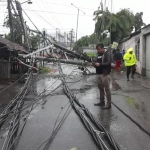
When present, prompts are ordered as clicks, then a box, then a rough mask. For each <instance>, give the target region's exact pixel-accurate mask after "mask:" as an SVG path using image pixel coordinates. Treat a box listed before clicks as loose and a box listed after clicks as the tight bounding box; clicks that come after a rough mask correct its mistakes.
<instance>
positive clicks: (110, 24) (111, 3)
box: [110, 0, 113, 44]
mask: <svg viewBox="0 0 150 150" xmlns="http://www.w3.org/2000/svg"><path fill="white" fill-rule="evenodd" d="M112 3H113V0H111V13H112ZM111 31H112V21H111V24H110V44H111V36H112V35H111Z"/></svg>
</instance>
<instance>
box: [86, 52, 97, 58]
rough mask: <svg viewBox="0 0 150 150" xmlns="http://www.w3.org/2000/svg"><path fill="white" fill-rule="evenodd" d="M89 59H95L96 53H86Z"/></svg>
mask: <svg viewBox="0 0 150 150" xmlns="http://www.w3.org/2000/svg"><path fill="white" fill-rule="evenodd" d="M86 54H87V56H89V57H96V53H86Z"/></svg>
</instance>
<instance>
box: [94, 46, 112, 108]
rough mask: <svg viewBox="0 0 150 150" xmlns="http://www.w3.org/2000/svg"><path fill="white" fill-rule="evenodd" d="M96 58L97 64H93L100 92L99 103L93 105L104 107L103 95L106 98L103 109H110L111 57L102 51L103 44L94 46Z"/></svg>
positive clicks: (108, 52) (109, 53) (107, 52)
mask: <svg viewBox="0 0 150 150" xmlns="http://www.w3.org/2000/svg"><path fill="white" fill-rule="evenodd" d="M96 49H97V53H98V57H97V62H95V63H93V66H94V67H95V68H96V73H97V81H98V88H99V91H100V102H98V103H96V104H94V105H95V106H104V105H105V93H106V97H107V102H106V105H105V106H104V107H103V109H109V108H111V91H110V72H111V62H112V56H111V52H110V51H106V50H105V49H104V44H102V43H100V44H97V45H96Z"/></svg>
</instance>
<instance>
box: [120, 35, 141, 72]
mask: <svg viewBox="0 0 150 150" xmlns="http://www.w3.org/2000/svg"><path fill="white" fill-rule="evenodd" d="M139 38H140V34H138V35H136V36H133V37H132V38H131V39H129V40H127V41H125V42H122V43H121V44H119V49H120V50H122V49H124V50H125V51H126V52H127V50H128V49H129V48H131V47H132V48H133V49H134V52H135V46H136V45H137V42H138V39H139ZM140 56H141V55H140ZM136 71H137V72H138V73H139V74H141V58H140V60H139V61H138V62H137V70H136Z"/></svg>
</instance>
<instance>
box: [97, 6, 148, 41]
mask: <svg viewBox="0 0 150 150" xmlns="http://www.w3.org/2000/svg"><path fill="white" fill-rule="evenodd" d="M99 15H100V16H99ZM142 15H143V13H142V12H140V13H136V14H135V15H134V14H133V12H132V11H130V10H129V9H121V10H120V11H119V12H117V13H116V14H114V13H110V12H109V10H108V9H106V11H103V12H100V13H98V14H97V22H96V24H95V32H96V34H97V35H99V41H100V40H102V39H103V35H102V33H103V32H104V31H105V30H108V31H109V32H110V31H111V43H112V42H113V41H116V42H118V41H119V40H122V39H123V38H125V37H128V36H129V35H130V34H131V32H132V31H133V29H135V31H137V30H139V29H141V27H142V26H145V23H144V22H143V19H142ZM104 38H105V37H104Z"/></svg>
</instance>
